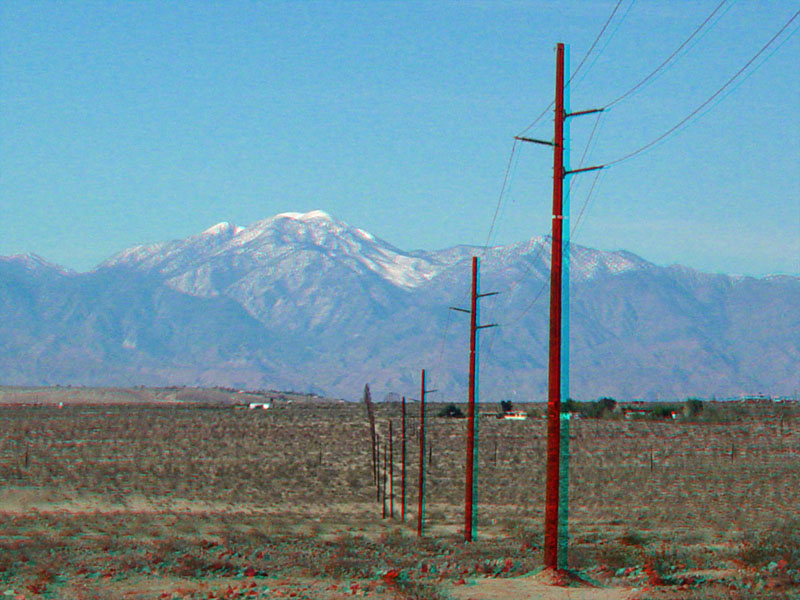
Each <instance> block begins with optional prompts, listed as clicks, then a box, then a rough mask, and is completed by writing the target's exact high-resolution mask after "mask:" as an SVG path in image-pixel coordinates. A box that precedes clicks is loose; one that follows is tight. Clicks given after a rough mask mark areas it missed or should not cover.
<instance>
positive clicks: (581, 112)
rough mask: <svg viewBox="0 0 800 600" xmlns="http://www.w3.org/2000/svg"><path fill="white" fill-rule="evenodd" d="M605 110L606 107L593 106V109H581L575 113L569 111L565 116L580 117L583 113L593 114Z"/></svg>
mask: <svg viewBox="0 0 800 600" xmlns="http://www.w3.org/2000/svg"><path fill="white" fill-rule="evenodd" d="M604 110H605V108H593V109H591V110H580V111H578V112H574V113H567V114H565V115H564V116H565V117H567V118H569V117H580V116H582V115H591V114H594V113H599V112H603V111H604Z"/></svg>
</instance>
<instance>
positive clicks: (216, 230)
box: [200, 221, 244, 235]
mask: <svg viewBox="0 0 800 600" xmlns="http://www.w3.org/2000/svg"><path fill="white" fill-rule="evenodd" d="M241 231H244V227H237V226H236V225H234V224H233V223H229V222H228V221H222V222H221V223H217V224H216V225H214V226H213V227H209V228H208V229H206V230H205V231H204V232H203V233H201V234H200V235H220V234H224V233H231V234H233V235H236V234H237V233H239V232H241Z"/></svg>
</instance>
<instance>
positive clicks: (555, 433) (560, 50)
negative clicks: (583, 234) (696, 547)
mask: <svg viewBox="0 0 800 600" xmlns="http://www.w3.org/2000/svg"><path fill="white" fill-rule="evenodd" d="M564 52H565V51H564V44H561V43H559V44H558V45H557V47H556V92H555V131H554V137H553V141H552V142H550V141H545V140H537V139H532V138H526V137H521V136H517V137H516V139H517V140H520V141H523V142H533V143H536V144H544V145H547V146H552V147H553V225H552V235H551V258H550V339H549V358H548V372H547V373H548V376H547V484H546V486H547V487H546V492H545V526H544V564H545V566H546V567H550V568H553V569H556V568H558V567H559V556H558V555H559V548H558V546H559V543H558V538H559V530H562V531H565V530H566V523H562V524H560V523H559V486H560V483H561V476H562V469H561V427H562V423H561V422H562V419H561V359H562V339H561V325H562V314H563V308H562V304H561V291H562V285H563V278H562V263H563V256H564V251H563V243H562V241H563V227H564V211H563V208H564V207H563V202H564V178H565V177H566V176H567V175H571V174H573V173H582V172H584V171H594V170H597V169H602V168H603V166H598V167H586V168H580V169H575V170H572V171H568V170H566V169H565V168H564V148H565V143H564V141H565V139H564V121H565V120H566V119H567V118H568V117H575V116H578V115H588V114H592V113H597V112H601V111H602V110H603V109H593V110H584V111H580V112H574V113H567V112H566V110H565V109H564ZM564 360H565V361H568V360H569V357H568V356H564ZM564 472H566V468H565V469H564ZM566 490H567V486H565V491H566ZM564 562H565V561H564ZM562 564H563V562H562Z"/></svg>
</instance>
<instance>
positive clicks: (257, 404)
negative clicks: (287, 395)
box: [250, 402, 272, 410]
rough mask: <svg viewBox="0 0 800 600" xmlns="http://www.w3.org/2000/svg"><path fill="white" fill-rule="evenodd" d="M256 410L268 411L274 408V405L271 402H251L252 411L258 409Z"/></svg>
mask: <svg viewBox="0 0 800 600" xmlns="http://www.w3.org/2000/svg"><path fill="white" fill-rule="evenodd" d="M256 408H262V409H264V410H267V409H268V408H272V403H271V402H251V403H250V409H251V410H253V409H256Z"/></svg>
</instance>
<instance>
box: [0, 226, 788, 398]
mask: <svg viewBox="0 0 800 600" xmlns="http://www.w3.org/2000/svg"><path fill="white" fill-rule="evenodd" d="M473 255H477V256H479V257H480V258H481V290H482V291H498V292H500V294H499V295H497V296H492V297H487V298H484V299H483V300H482V303H481V311H480V316H481V322H483V323H486V324H488V323H489V322H490V321H491V322H496V323H498V324H499V327H497V328H493V329H484V330H482V332H481V334H480V377H479V380H480V394H481V398H482V399H483V400H486V401H499V400H500V399H512V400H518V401H529V400H544V399H545V396H546V389H547V344H548V318H549V317H548V315H549V313H548V296H549V271H550V240H549V238H547V237H536V238H532V239H530V240H527V241H525V242H520V243H516V244H511V245H508V246H496V247H490V248H483V247H473V246H456V247H452V248H447V249H444V250H438V251H404V250H401V249H399V248H396V247H394V246H392V245H391V244H389V243H387V242H385V241H383V240H381V239H379V238H377V237H375V236H373V235H371V234H370V233H368V232H366V231H364V230H362V229H358V228H356V227H352V226H350V225H348V224H346V223H343V222H341V221H338V220H336V219H334V218H332V217H331V216H329V215H328V214H326V213H324V212H322V211H312V212H309V213H304V214H301V213H283V214H279V215H276V216H274V217H271V218H268V219H265V220H262V221H259V222H257V223H254V224H252V225H250V226H248V227H237V226H235V225H233V224H230V223H220V224H218V225H215V226H213V227H211V228H209V229H207V230H206V231H204V232H202V233H200V234H198V235H194V236H192V237H189V238H187V239H184V240H176V241H169V242H159V243H155V244H148V245H140V246H135V247H132V248H128V249H126V250H124V251H122V252H120V253H119V254H117V255H115V256H113V257H111V258H110V259H108V260H107V261H105V262H103V263H102V264H100V265H98V266H97V267H96V268H95V269H93V270H92V271H89V272H87V273H75V272H72V271H69V270H65V269H63V268H60V267H58V266H57V265H53V264H50V263H48V262H47V261H45V260H44V259H42V258H40V257H37V256H35V255H30V254H29V255H17V256H11V257H0V340H2V344H1V345H0V383H2V384H6V385H54V384H62V385H67V384H72V385H91V386H99V385H104V386H105V385H118V386H130V385H147V386H163V385H187V386H213V385H221V386H227V387H237V388H244V389H280V390H296V391H303V392H314V393H318V394H323V395H328V396H334V397H341V398H346V399H357V398H358V397H359V396H360V392H361V389H362V388H363V386H364V384H365V383H367V382H368V383H370V385H371V387H372V389H373V393H375V395H376V397H382V396H383V395H386V394H389V393H397V394H402V395H406V396H409V397H411V396H413V397H417V396H418V394H419V378H420V369H422V368H425V369H427V374H428V378H429V380H430V381H431V385H432V386H433V387H435V388H437V389H438V390H440V391H439V394H438V395H437V396H438V397H437V398H436V399H437V400H456V401H457V400H462V399H464V398H465V397H466V385H467V365H468V357H467V349H468V336H469V332H468V327H469V322H468V316H466V315H463V314H461V313H458V312H453V311H450V310H448V307H450V306H466V303H467V302H468V295H469V286H470V272H471V271H470V269H471V258H472V256H473ZM569 264H570V290H569V305H570V312H569V326H570V335H569V345H570V356H571V359H570V395H571V396H572V397H574V398H579V399H593V398H597V397H600V396H612V397H614V398H617V399H633V398H643V399H657V398H658V399H675V398H680V399H682V398H686V397H688V396H697V397H704V398H710V397H719V398H723V397H734V396H740V395H743V394H758V393H762V394H767V395H796V394H797V390H798V387H800V376H799V375H798V373H800V309H799V308H798V307H800V277H795V276H787V275H780V276H778V275H776V276H768V277H763V278H753V277H745V276H730V275H722V274H708V273H701V272H698V271H695V270H693V269H690V268H687V267H683V266H679V265H673V266H667V267H663V266H657V265H655V264H653V263H650V262H648V261H646V260H644V259H642V258H640V257H638V256H636V255H634V254H632V253H630V252H625V251H616V252H607V251H600V250H594V249H591V248H586V247H582V246H579V245H576V244H572V245H571V247H570V252H569Z"/></svg>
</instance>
